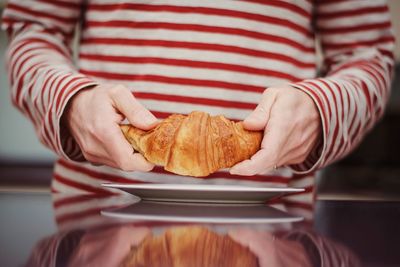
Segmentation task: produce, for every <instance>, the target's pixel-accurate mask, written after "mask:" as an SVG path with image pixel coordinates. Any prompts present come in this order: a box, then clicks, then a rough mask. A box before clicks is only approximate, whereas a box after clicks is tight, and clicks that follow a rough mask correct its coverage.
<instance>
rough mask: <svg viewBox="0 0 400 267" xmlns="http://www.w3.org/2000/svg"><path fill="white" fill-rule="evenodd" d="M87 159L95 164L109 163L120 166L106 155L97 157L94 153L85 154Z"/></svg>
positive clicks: (112, 165)
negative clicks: (105, 156)
mask: <svg viewBox="0 0 400 267" xmlns="http://www.w3.org/2000/svg"><path fill="white" fill-rule="evenodd" d="M84 157H85V159H86V160H87V161H89V162H90V163H91V164H92V165H93V166H103V165H107V166H110V167H113V168H118V166H117V165H116V164H115V163H114V162H113V161H111V160H109V159H107V158H104V157H97V156H93V155H88V154H86V155H84Z"/></svg>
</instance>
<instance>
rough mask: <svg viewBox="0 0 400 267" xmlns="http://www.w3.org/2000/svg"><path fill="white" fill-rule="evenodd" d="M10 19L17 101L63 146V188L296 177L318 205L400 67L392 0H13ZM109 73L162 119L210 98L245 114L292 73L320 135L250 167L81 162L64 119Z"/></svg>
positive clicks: (6, 21) (58, 188)
mask: <svg viewBox="0 0 400 267" xmlns="http://www.w3.org/2000/svg"><path fill="white" fill-rule="evenodd" d="M77 23H80V24H79V25H80V26H81V27H80V28H81V32H80V46H79V51H78V58H79V60H78V62H77V63H75V64H74V63H73V60H72V52H71V48H70V45H71V41H72V39H73V36H74V33H75V29H76V28H77V27H76V25H77ZM2 24H3V29H5V30H6V31H7V32H8V34H9V37H10V45H9V49H8V53H7V55H8V56H7V66H8V72H9V79H10V82H11V92H12V101H13V103H14V104H15V106H16V107H18V108H19V109H20V110H21V112H23V113H24V114H25V115H26V116H27V117H28V118H29V119H30V120H31V121H32V122H33V124H34V126H35V129H36V133H37V135H38V137H39V139H40V140H41V142H42V143H44V144H45V145H46V146H48V147H49V148H50V149H52V150H53V151H55V152H56V153H57V154H58V155H59V156H60V159H59V160H58V161H57V163H56V166H55V171H54V179H53V191H55V192H78V193H79V192H95V193H105V192H107V190H106V189H104V188H101V187H100V183H102V182H120V183H137V182H139V183H143V182H168V183H204V182H205V183H224V184H226V183H234V184H251V185H256V186H257V185H265V186H287V185H289V186H300V187H304V188H306V193H304V194H300V195H293V196H291V198H292V200H293V201H295V202H297V203H300V206H301V205H307V203H310V202H311V200H312V191H313V181H314V180H313V176H314V173H315V171H316V170H318V169H319V168H322V167H324V166H326V165H328V164H330V163H332V162H334V161H336V160H338V159H340V158H342V157H343V156H345V155H346V154H348V153H349V152H350V151H351V150H352V149H354V147H355V146H356V145H357V144H358V143H359V142H360V141H361V139H362V137H363V136H364V135H365V133H366V132H367V131H368V130H369V129H371V127H372V126H373V125H374V124H375V122H376V121H377V120H378V119H379V118H380V117H381V116H382V114H383V112H384V108H385V104H386V102H387V99H388V96H389V90H390V82H391V78H392V73H393V66H394V60H393V46H394V37H393V34H392V32H391V23H390V18H389V13H388V8H387V5H386V3H385V1H383V0H314V1H312V0H201V1H200V0H147V1H144V0H135V1H122V0H87V1H83V0H82V1H81V0H69V1H68V0H36V1H34V0H25V1H20V0H14V1H13V0H10V1H9V2H8V4H7V7H6V9H5V11H4V16H3V22H2ZM316 40H318V41H319V42H320V43H321V46H322V54H323V59H324V64H323V66H324V68H323V70H322V72H321V74H322V75H321V76H318V74H317V68H316V64H317V63H316V61H317V59H316ZM102 82H108V83H110V82H112V83H117V84H124V85H126V86H127V87H128V88H130V89H131V90H132V92H133V93H134V95H135V96H136V98H138V99H139V100H140V101H141V102H142V103H143V104H144V105H145V106H146V107H147V108H148V109H149V110H151V111H152V112H153V113H154V114H155V115H156V116H157V117H159V118H165V117H167V116H168V115H170V114H171V113H189V112H191V111H193V110H200V111H206V112H208V113H210V114H212V115H216V114H223V115H225V116H226V117H228V118H230V119H235V120H242V119H244V118H245V117H246V116H247V115H248V114H249V113H250V112H251V111H252V110H253V109H254V108H255V107H256V105H257V103H258V102H259V100H260V96H261V94H262V92H263V91H264V90H266V89H268V88H269V87H272V86H275V87H276V86H282V85H291V86H292V87H293V88H294V89H293V90H296V89H298V90H302V91H304V92H305V93H307V94H308V95H309V96H310V97H311V98H312V99H313V100H314V102H315V104H316V105H317V107H318V110H319V112H320V115H321V122H322V132H323V134H322V138H321V141H320V142H319V144H318V145H317V146H316V147H315V149H314V150H313V151H312V153H310V155H309V157H308V158H307V159H306V160H305V162H303V163H302V164H298V165H293V166H287V167H284V168H280V169H279V170H277V171H275V172H274V173H267V174H265V175H256V176H252V177H241V176H235V175H229V173H228V172H226V171H223V170H222V171H220V172H217V173H215V174H213V175H211V176H209V177H206V178H190V177H182V176H177V175H172V174H167V173H165V172H164V171H163V170H162V169H161V168H156V169H155V170H154V171H153V172H151V173H138V172H122V171H119V170H117V169H113V168H110V167H106V166H100V167H98V166H92V165H90V164H89V163H87V162H77V161H76V160H74V159H77V158H79V157H80V156H81V151H80V149H79V146H78V145H77V144H76V143H75V141H74V140H73V138H72V137H71V136H68V135H66V134H65V130H64V128H63V127H61V126H60V118H61V116H62V114H63V111H64V109H65V107H66V105H67V104H68V101H69V99H70V98H71V97H72V96H73V95H74V94H76V93H77V92H79V91H80V90H81V89H83V88H86V87H88V86H92V85H95V84H99V83H102Z"/></svg>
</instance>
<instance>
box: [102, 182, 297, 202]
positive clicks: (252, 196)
mask: <svg viewBox="0 0 400 267" xmlns="http://www.w3.org/2000/svg"><path fill="white" fill-rule="evenodd" d="M102 185H103V186H105V187H109V188H117V189H121V190H123V191H126V192H128V193H130V194H133V195H135V196H137V197H139V198H141V199H143V200H152V201H169V202H171V201H172V202H201V203H264V202H266V201H267V200H270V199H272V198H277V197H280V196H282V195H284V194H288V193H296V192H303V191H304V189H301V188H288V187H282V188H280V187H249V186H239V185H205V184H114V183H105V184H102Z"/></svg>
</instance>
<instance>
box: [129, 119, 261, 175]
mask: <svg viewBox="0 0 400 267" xmlns="http://www.w3.org/2000/svg"><path fill="white" fill-rule="evenodd" d="M121 129H122V131H123V133H124V135H125V137H126V138H127V139H128V141H129V142H130V143H131V145H132V146H133V148H134V149H135V150H136V151H139V152H140V153H141V154H142V155H143V156H144V157H145V158H146V159H147V160H148V161H150V162H152V163H154V164H157V165H161V166H165V167H164V168H165V169H166V170H167V171H171V172H173V173H176V174H180V175H189V176H207V175H209V174H210V173H213V172H215V171H216V170H218V169H221V168H229V167H232V166H233V165H234V164H235V163H237V162H239V161H242V160H245V159H248V158H250V157H251V156H252V155H253V154H254V153H255V152H257V150H258V149H259V148H260V143H261V139H262V133H261V132H251V131H247V130H245V129H244V128H243V125H242V123H240V122H238V123H235V122H232V121H230V120H228V119H226V118H225V117H223V116H210V115H209V114H207V113H204V112H198V111H194V112H192V113H190V114H189V115H188V116H185V115H177V114H175V115H171V116H169V117H168V118H167V119H165V120H163V121H162V122H161V123H160V124H158V125H157V126H156V127H155V128H154V129H152V130H150V131H147V132H146V131H143V130H140V129H137V128H135V127H133V126H129V125H123V126H121Z"/></svg>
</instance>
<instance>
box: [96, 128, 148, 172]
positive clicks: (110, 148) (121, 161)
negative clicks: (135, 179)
mask: <svg viewBox="0 0 400 267" xmlns="http://www.w3.org/2000/svg"><path fill="white" fill-rule="evenodd" d="M104 146H105V148H106V151H107V152H108V153H109V155H110V158H111V159H113V161H114V163H115V164H116V165H117V166H118V167H119V168H120V169H122V170H124V171H150V170H152V169H153V167H154V165H153V164H151V163H150V162H148V161H146V160H145V159H144V158H143V156H142V155H140V154H138V153H133V148H132V146H131V145H130V144H129V143H128V141H127V140H126V139H125V137H124V135H123V133H122V132H121V130H120V128H119V127H118V125H117V124H115V125H114V127H112V128H111V129H110V130H109V131H108V132H107V133H105V137H104Z"/></svg>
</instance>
